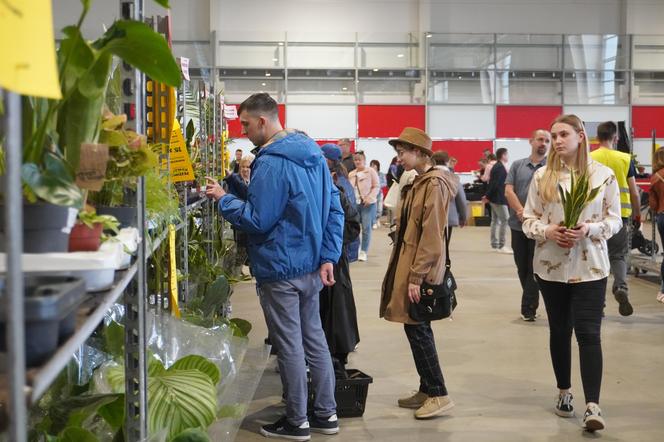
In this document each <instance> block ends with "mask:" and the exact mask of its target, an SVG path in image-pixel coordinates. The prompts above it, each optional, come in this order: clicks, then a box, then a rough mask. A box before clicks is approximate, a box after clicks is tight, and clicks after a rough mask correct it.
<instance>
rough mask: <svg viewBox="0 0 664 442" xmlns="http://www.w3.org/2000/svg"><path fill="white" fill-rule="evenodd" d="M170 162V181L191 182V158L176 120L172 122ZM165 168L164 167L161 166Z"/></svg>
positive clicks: (192, 174) (192, 177)
mask: <svg viewBox="0 0 664 442" xmlns="http://www.w3.org/2000/svg"><path fill="white" fill-rule="evenodd" d="M169 152H170V162H171V168H170V173H171V181H173V182H174V183H178V182H180V181H193V180H194V169H193V168H192V167H191V158H189V152H188V151H187V145H186V144H185V143H184V137H183V136H182V130H181V129H180V123H179V122H178V120H175V121H174V122H173V131H172V132H171V142H170V146H169ZM162 166H163V168H165V165H162Z"/></svg>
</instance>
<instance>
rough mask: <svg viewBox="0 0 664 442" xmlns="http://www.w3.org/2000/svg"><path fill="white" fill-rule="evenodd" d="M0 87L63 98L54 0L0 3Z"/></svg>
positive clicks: (19, 0) (28, 93) (34, 94)
mask: <svg viewBox="0 0 664 442" xmlns="http://www.w3.org/2000/svg"><path fill="white" fill-rule="evenodd" d="M0 41H1V42H2V46H1V48H0V59H1V60H2V61H1V62H0V87H3V88H5V89H7V90H10V91H12V92H16V93H19V94H23V95H32V96H35V97H47V98H56V99H59V98H62V94H61V92H60V83H59V81H58V69H57V64H56V62H55V41H54V38H53V16H52V10H51V0H6V1H2V2H0Z"/></svg>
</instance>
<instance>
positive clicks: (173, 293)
mask: <svg viewBox="0 0 664 442" xmlns="http://www.w3.org/2000/svg"><path fill="white" fill-rule="evenodd" d="M168 258H169V259H168V261H169V263H168V275H169V277H168V297H169V300H170V305H171V313H172V314H173V315H174V316H175V317H176V318H179V317H180V316H181V315H180V306H179V305H178V270H177V261H176V258H175V226H173V224H169V225H168Z"/></svg>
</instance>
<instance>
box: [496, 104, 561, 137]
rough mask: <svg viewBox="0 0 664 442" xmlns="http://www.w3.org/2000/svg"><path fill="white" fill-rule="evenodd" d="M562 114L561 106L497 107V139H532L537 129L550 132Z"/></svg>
mask: <svg viewBox="0 0 664 442" xmlns="http://www.w3.org/2000/svg"><path fill="white" fill-rule="evenodd" d="M562 112H563V109H562V107H560V106H497V107H496V138H530V136H531V135H532V133H533V131H534V130H536V129H546V130H549V128H550V127H551V122H552V121H553V120H554V119H555V118H556V117H557V116H558V115H560V114H561V113H562Z"/></svg>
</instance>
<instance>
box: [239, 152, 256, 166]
mask: <svg viewBox="0 0 664 442" xmlns="http://www.w3.org/2000/svg"><path fill="white" fill-rule="evenodd" d="M254 158H256V157H255V156H254V155H253V154H250V153H248V154H246V155H245V156H243V157H242V158H241V159H240V167H242V165H243V164H251V163H253V161H254Z"/></svg>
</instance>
